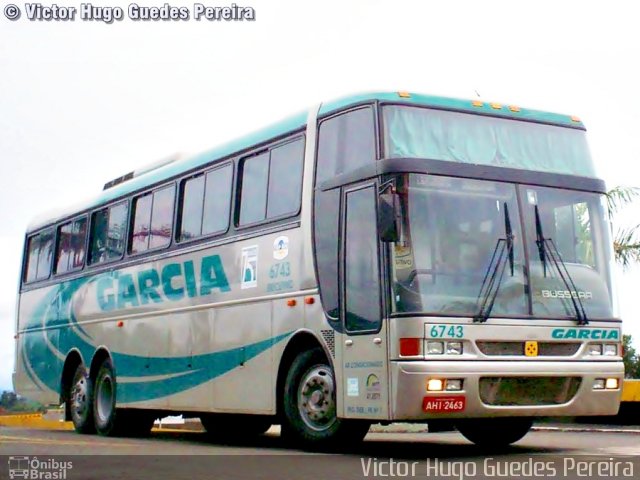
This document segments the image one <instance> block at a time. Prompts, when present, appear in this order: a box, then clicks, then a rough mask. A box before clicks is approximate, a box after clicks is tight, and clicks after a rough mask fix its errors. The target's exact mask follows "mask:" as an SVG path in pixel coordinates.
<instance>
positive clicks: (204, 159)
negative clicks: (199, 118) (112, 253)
mask: <svg viewBox="0 0 640 480" xmlns="http://www.w3.org/2000/svg"><path fill="white" fill-rule="evenodd" d="M375 101H379V102H391V103H401V104H407V105H415V106H424V107H433V108H439V109H445V110H456V111H462V112H469V113H477V114H484V115H493V116H499V117H506V118H513V119H514V120H527V121H534V122H540V123H551V124H557V125H562V126H566V127H573V128H581V129H584V126H583V124H582V123H581V122H580V121H579V120H578V119H577V118H575V117H571V116H568V115H561V114H557V113H549V112H542V111H537V110H530V109H524V108H519V107H515V106H503V105H500V104H497V103H491V102H485V101H480V100H462V99H456V98H447V97H437V96H431V95H421V94H415V93H405V92H376V93H362V94H356V95H351V96H347V97H343V98H340V99H337V100H333V101H329V102H326V103H322V104H321V105H320V109H319V111H318V116H324V115H326V114H329V113H331V112H334V111H338V110H342V109H344V108H347V107H349V106H352V105H358V104H364V103H372V102H375ZM307 115H308V114H307V112H302V113H299V114H297V115H294V116H291V117H289V118H286V119H284V120H282V121H280V122H278V123H275V124H272V125H270V126H268V127H266V128H263V129H261V130H258V131H256V132H253V133H251V134H248V135H245V136H243V137H240V138H238V139H236V140H233V141H231V142H227V143H225V144H222V145H219V146H217V147H214V148H212V149H210V150H207V151H205V152H202V153H200V154H197V155H193V156H188V157H185V158H183V159H181V160H179V161H175V162H172V163H168V164H166V165H163V166H161V167H159V168H156V169H153V170H150V171H148V172H146V173H144V174H142V175H140V176H137V177H133V178H131V179H130V180H127V181H125V182H123V183H120V184H117V185H115V186H113V187H111V188H108V189H106V190H104V191H102V192H100V193H99V194H98V195H96V196H95V197H93V198H91V199H89V200H87V201H84V202H82V203H80V204H76V205H74V206H73V207H67V208H63V209H58V210H56V211H53V212H52V211H49V212H47V213H45V214H43V215H39V216H37V217H36V218H34V219H33V220H32V221H31V223H30V224H29V227H28V228H27V232H32V231H35V230H38V229H40V228H42V227H44V226H46V225H48V224H52V223H55V222H58V221H60V220H62V219H64V218H68V217H72V216H74V215H75V214H77V213H80V212H82V211H86V210H89V209H92V208H95V207H98V206H100V205H103V204H107V203H109V202H111V201H112V200H115V199H118V198H121V197H124V196H126V195H129V194H131V193H133V192H135V191H138V190H144V189H145V188H147V187H150V186H152V185H156V184H158V183H161V182H163V181H168V180H169V179H171V178H174V177H176V176H180V175H181V174H183V173H186V172H189V171H191V170H195V169H197V168H199V167H202V166H204V165H207V164H208V163H210V162H213V161H215V160H217V159H222V158H225V157H228V156H231V155H233V154H235V153H238V152H241V151H243V150H247V149H250V148H252V147H255V146H258V145H260V144H263V143H266V142H268V141H270V140H272V139H275V138H278V137H281V136H283V135H286V134H287V133H290V132H293V131H295V130H299V129H301V128H303V127H304V126H305V125H306V123H307Z"/></svg>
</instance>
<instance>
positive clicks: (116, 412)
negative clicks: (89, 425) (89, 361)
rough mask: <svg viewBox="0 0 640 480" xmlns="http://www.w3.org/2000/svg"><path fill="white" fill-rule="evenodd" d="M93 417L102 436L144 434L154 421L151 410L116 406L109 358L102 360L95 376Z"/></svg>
mask: <svg viewBox="0 0 640 480" xmlns="http://www.w3.org/2000/svg"><path fill="white" fill-rule="evenodd" d="M93 418H94V423H95V427H96V430H97V432H98V433H99V434H100V435H104V436H128V437H133V436H135V437H141V436H145V435H148V434H149V432H150V431H151V429H152V428H153V423H154V421H155V415H154V414H153V413H152V412H146V411H144V410H129V409H121V408H116V376H115V373H114V370H113V365H112V364H111V360H109V359H106V360H104V362H102V365H101V366H100V369H99V370H98V376H97V377H96V381H95V387H94V391H93Z"/></svg>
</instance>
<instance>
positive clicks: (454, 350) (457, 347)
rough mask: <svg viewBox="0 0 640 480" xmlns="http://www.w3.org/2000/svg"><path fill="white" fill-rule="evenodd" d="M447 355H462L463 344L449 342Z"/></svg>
mask: <svg viewBox="0 0 640 480" xmlns="http://www.w3.org/2000/svg"><path fill="white" fill-rule="evenodd" d="M447 355H462V342H447Z"/></svg>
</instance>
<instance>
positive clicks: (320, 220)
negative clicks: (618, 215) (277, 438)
mask: <svg viewBox="0 0 640 480" xmlns="http://www.w3.org/2000/svg"><path fill="white" fill-rule="evenodd" d="M605 192H606V189H605V185H604V182H603V181H602V180H600V179H599V178H598V177H597V176H596V173H595V170H594V164H593V161H592V159H591V156H590V153H589V148H588V145H587V139H586V137H585V127H584V125H583V123H582V122H581V120H580V119H579V118H577V117H574V116H566V115H560V114H555V113H548V112H542V111H536V110H529V109H525V108H520V107H518V106H515V105H502V104H498V103H490V102H485V101H481V100H460V99H452V98H442V97H436V96H428V95H420V94H415V93H408V92H386V93H371V94H360V95H355V96H350V97H347V98H342V99H338V100H334V101H331V102H327V103H322V104H320V105H319V106H317V107H314V108H313V109H311V110H310V112H308V113H302V114H299V115H296V116H293V117H291V118H288V119H286V120H284V121H282V122H280V123H277V124H275V125H272V126H270V127H268V128H266V129H264V130H261V131H259V132H257V133H254V134H252V135H249V136H246V137H244V138H241V139H239V140H237V141H234V142H232V143H227V144H224V145H222V146H220V147H217V148H214V149H212V150H210V151H206V152H204V153H202V154H199V155H195V156H190V157H185V158H181V159H169V160H167V161H165V162H162V163H161V164H160V165H157V166H156V167H155V168H147V169H143V170H140V171H137V172H136V171H134V172H130V173H128V174H126V175H123V176H122V177H119V178H118V179H115V180H113V181H111V182H109V183H107V184H106V185H105V188H104V190H103V191H102V192H100V193H99V194H98V195H96V196H95V197H94V198H92V199H89V200H88V201H85V202H83V203H81V204H80V205H77V206H75V207H74V208H71V209H66V210H60V211H57V212H54V213H52V214H48V215H46V216H44V217H41V218H39V219H36V220H35V221H33V222H32V223H31V225H30V226H29V227H28V230H27V232H26V235H25V244H24V260H23V266H22V273H21V275H22V276H21V280H20V287H19V294H18V303H17V315H16V342H17V348H16V362H15V373H14V384H15V387H16V390H17V392H19V393H20V394H21V395H24V396H26V397H29V398H32V399H34V400H38V401H40V402H42V403H45V404H58V405H62V404H64V406H65V415H66V418H67V419H69V420H71V421H72V422H73V425H74V427H75V429H76V430H77V431H78V432H81V433H93V432H97V433H98V434H100V435H125V434H126V435H130V434H144V433H147V432H149V430H150V429H151V427H152V425H153V421H154V419H156V418H157V417H159V416H162V415H167V414H182V415H184V416H185V417H194V418H200V420H201V421H202V424H203V426H204V428H205V429H206V430H207V431H208V432H211V434H215V435H223V436H224V435H243V436H244V435H256V434H261V433H264V432H265V431H266V430H267V429H268V428H269V427H270V426H272V425H281V434H282V435H283V436H284V437H286V438H288V439H290V440H292V441H293V442H296V444H297V445H308V446H332V445H338V444H340V443H341V442H345V441H355V440H360V439H362V438H363V437H364V436H365V435H366V433H367V431H368V429H369V426H370V425H371V424H372V423H382V424H387V423H391V422H424V423H428V424H429V427H430V429H431V430H432V431H437V430H438V429H444V428H451V427H455V428H457V429H458V430H459V431H460V432H461V433H462V434H463V435H464V436H465V437H466V438H467V439H469V440H470V441H472V442H474V443H476V444H479V445H493V446H495V445H507V444H510V443H513V442H516V441H518V440H519V439H521V438H522V437H523V436H524V435H525V434H526V433H527V431H528V430H529V429H530V427H531V425H532V422H533V419H534V418H536V417H540V416H592V415H613V414H615V413H616V412H617V410H618V408H619V403H620V396H621V387H622V381H623V363H622V357H621V320H620V318H619V315H618V314H617V312H616V307H615V304H616V303H615V291H614V289H613V286H612V273H611V272H612V268H611V265H612V258H613V256H612V241H611V238H610V227H609V224H608V218H607V215H606V206H605Z"/></svg>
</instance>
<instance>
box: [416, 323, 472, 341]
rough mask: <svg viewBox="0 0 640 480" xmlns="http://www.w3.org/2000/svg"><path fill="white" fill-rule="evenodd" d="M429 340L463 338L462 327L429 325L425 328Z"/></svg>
mask: <svg viewBox="0 0 640 480" xmlns="http://www.w3.org/2000/svg"><path fill="white" fill-rule="evenodd" d="M425 330H426V334H427V337H428V338H463V337H464V327H463V326H462V325H431V326H429V325H427V327H426V328H425Z"/></svg>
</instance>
